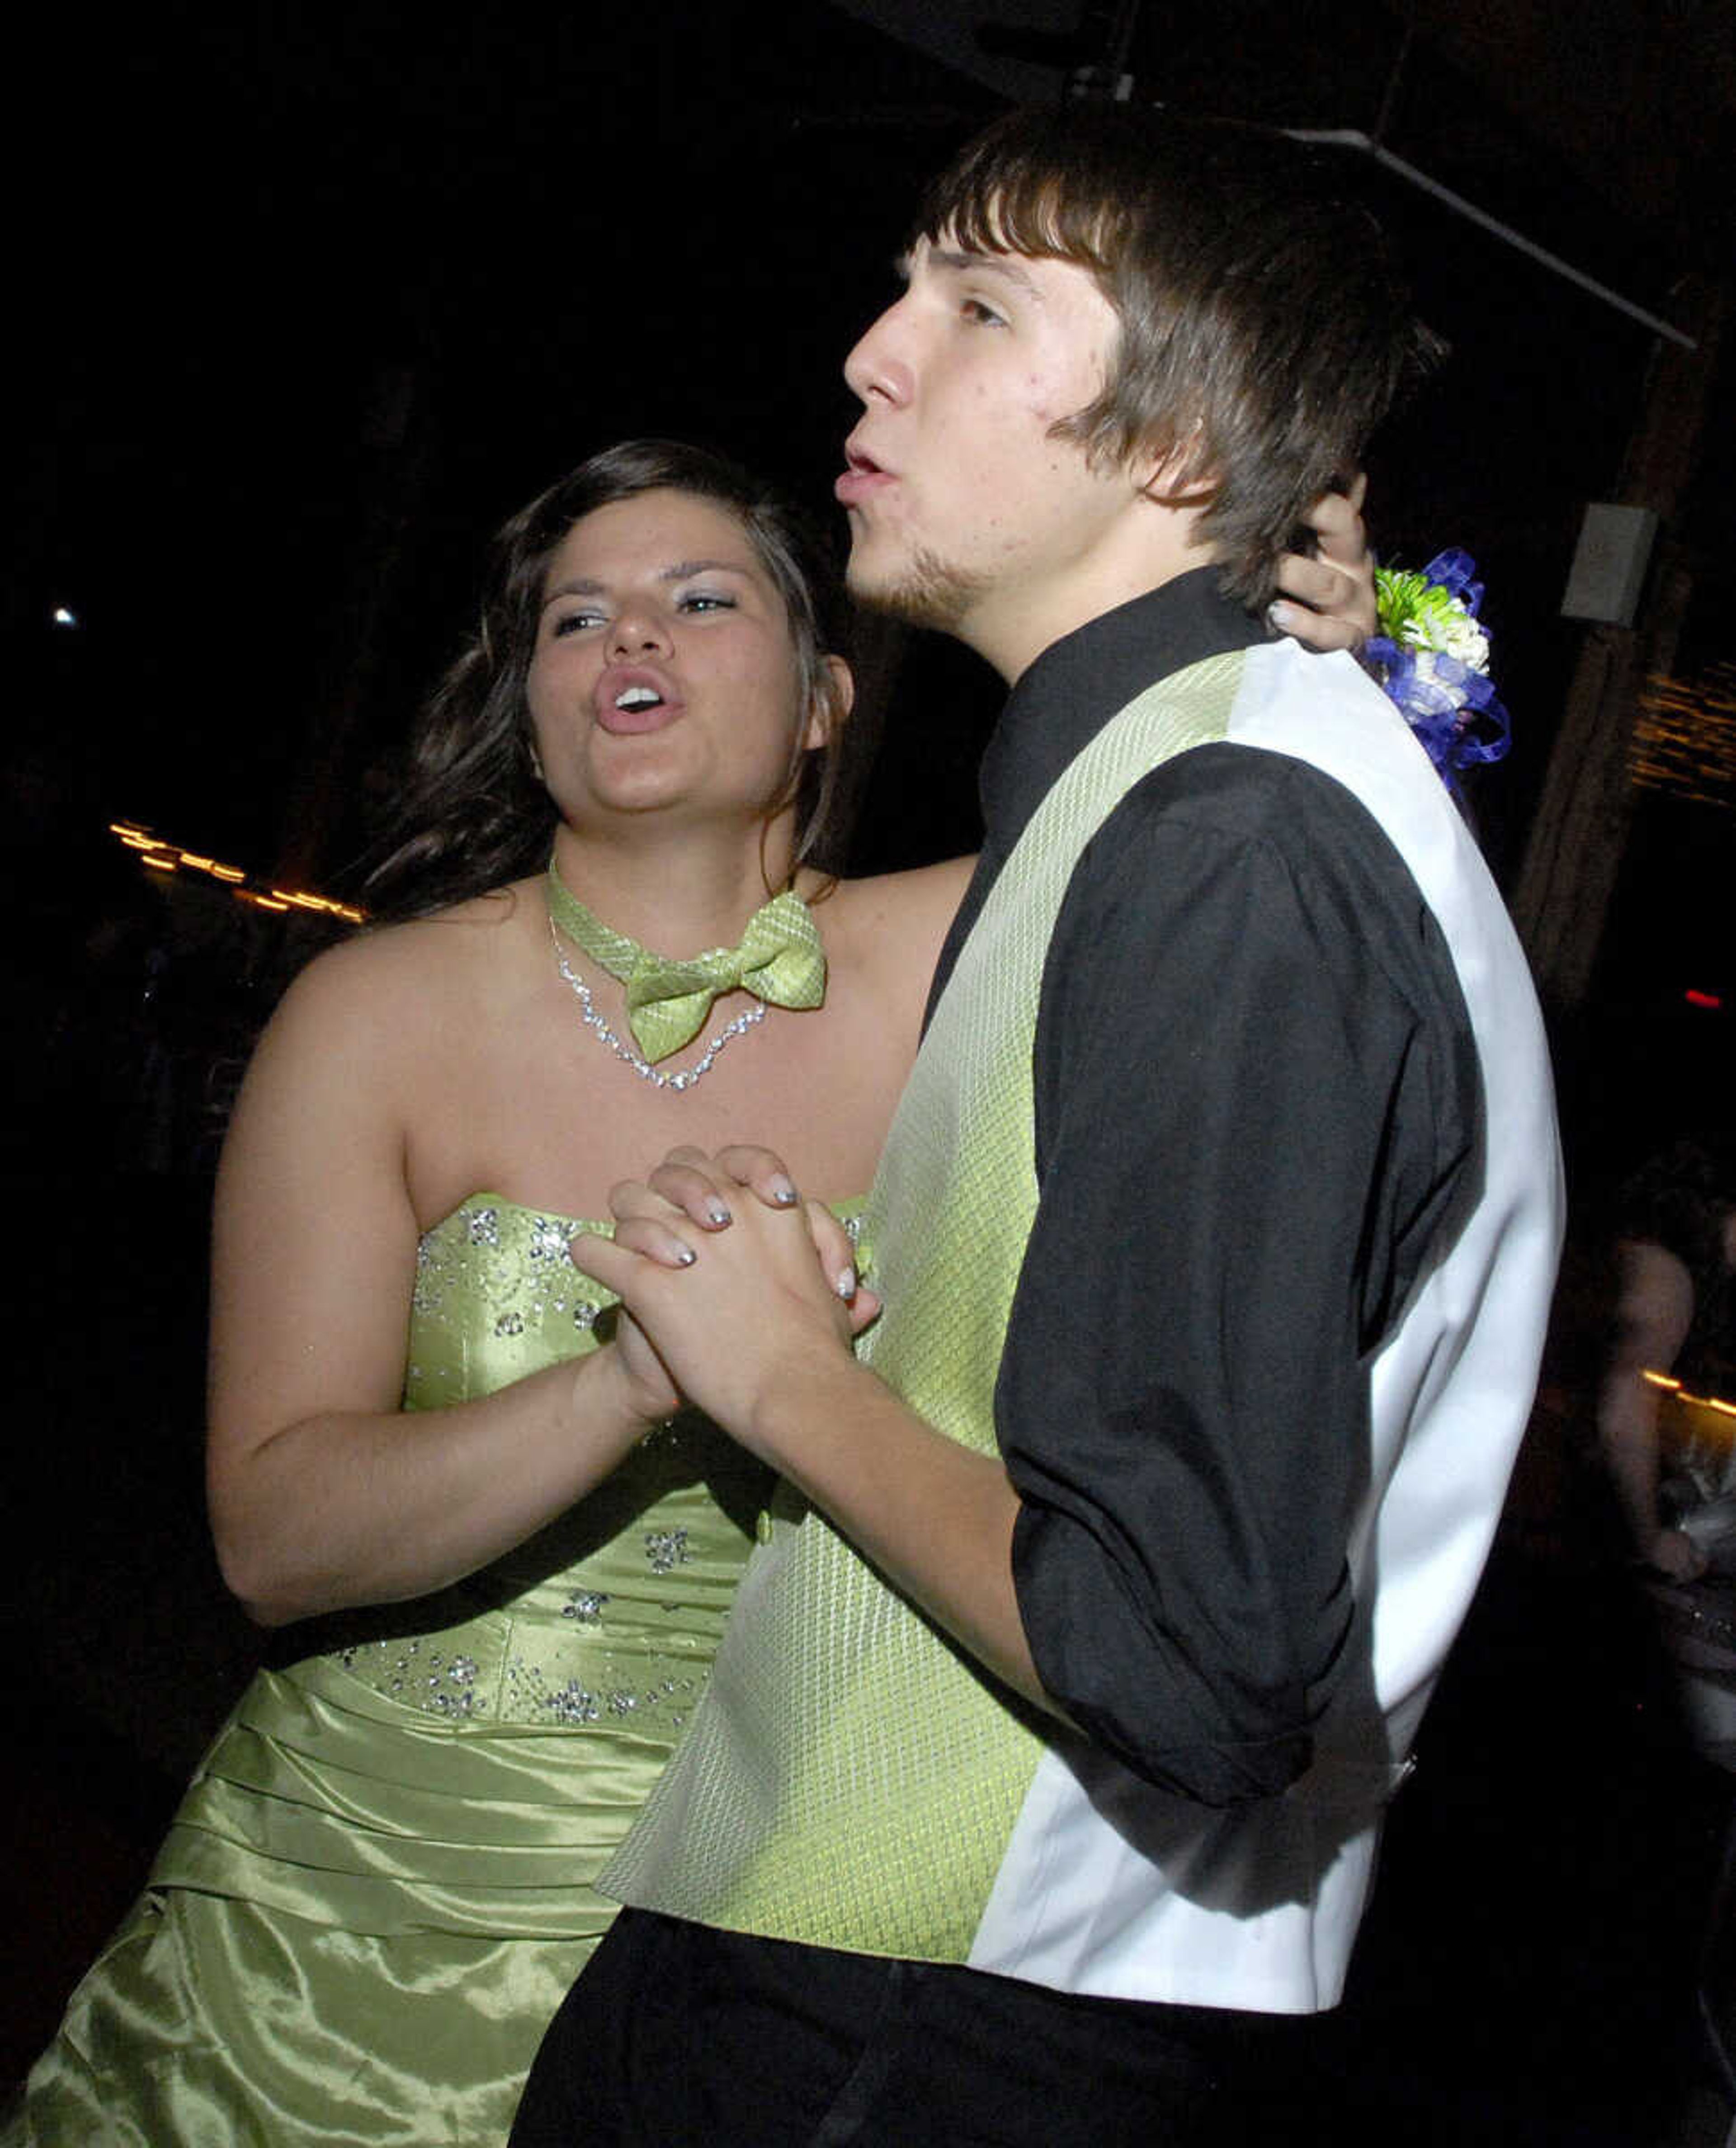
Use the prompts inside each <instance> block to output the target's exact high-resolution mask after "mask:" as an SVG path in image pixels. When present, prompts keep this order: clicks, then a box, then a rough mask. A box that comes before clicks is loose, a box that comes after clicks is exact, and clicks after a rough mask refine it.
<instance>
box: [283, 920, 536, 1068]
mask: <svg viewBox="0 0 1736 2148" xmlns="http://www.w3.org/2000/svg"><path fill="white" fill-rule="evenodd" d="M524 893H525V889H524V884H523V883H519V884H517V885H515V886H510V887H504V888H499V889H497V890H495V891H494V892H493V893H491V894H489V895H483V896H475V897H474V898H472V899H471V900H470V901H467V902H462V903H456V904H454V905H453V906H452V907H451V908H450V909H448V910H439V911H431V912H430V913H429V916H426V917H416V918H410V919H409V920H407V921H404V922H403V923H401V924H396V925H380V926H369V927H368V928H366V929H365V930H364V931H359V932H357V933H355V934H354V936H352V937H351V938H349V939H348V940H345V941H340V942H339V944H338V945H337V946H334V947H328V948H327V949H326V950H325V951H324V953H323V954H321V955H319V956H316V957H315V958H314V961H311V962H310V963H309V965H308V966H307V967H306V969H304V971H302V972H301V974H300V976H299V977H297V979H296V980H295V982H294V984H293V985H292V986H290V988H289V990H288V992H287V993H286V994H285V995H284V997H283V1005H282V1006H281V1007H280V1008H279V1009H278V1016H277V1018H276V1021H275V1022H274V1024H273V1026H274V1027H277V1028H279V1029H283V1028H286V1027H288V1028H294V1030H296V1031H314V1032H319V1031H327V1030H329V1029H330V1028H332V1027H333V1026H341V1027H342V1028H344V1030H345V1031H349V1032H350V1033H352V1034H358V1035H361V1036H379V1037H382V1038H388V1039H389V1038H398V1039H400V1040H404V1041H412V1040H414V1038H415V1037H416V1036H419V1035H421V1034H422V1033H424V1031H425V1030H426V1027H427V1026H428V1025H429V1023H430V1022H434V1023H439V1022H442V1021H445V1020H446V1019H448V1018H449V1016H450V1015H451V1013H452V1012H453V1011H454V1008H455V1006H458V1005H459V1004H461V1003H464V1002H467V1001H473V1000H474V998H475V996H476V995H477V994H478V993H479V991H483V992H485V991H487V990H488V989H489V985H490V981H492V980H494V978H496V977H497V976H499V973H500V972H501V971H502V970H503V969H507V970H509V969H510V968H511V967H512V966H513V963H514V959H515V957H516V956H517V951H518V950H519V948H520V947H521V946H522V944H523V937H524V930H525V924H526V917H525V911H526V905H525V902H524Z"/></svg>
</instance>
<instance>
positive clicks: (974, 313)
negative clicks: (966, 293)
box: [960, 299, 1006, 329]
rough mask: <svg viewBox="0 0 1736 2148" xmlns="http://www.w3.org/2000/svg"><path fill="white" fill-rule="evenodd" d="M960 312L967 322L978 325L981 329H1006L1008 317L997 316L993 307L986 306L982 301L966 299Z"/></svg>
mask: <svg viewBox="0 0 1736 2148" xmlns="http://www.w3.org/2000/svg"><path fill="white" fill-rule="evenodd" d="M960 310H961V312H962V313H963V314H964V317H965V319H966V320H967V321H971V322H974V323H976V325H977V326H978V327H980V328H989V329H1004V328H1005V327H1006V316H1005V315H1004V314H997V313H996V311H995V309H994V308H993V307H992V306H991V305H986V304H984V302H983V301H982V300H981V299H966V300H965V302H964V304H963V305H962V306H961V309H960Z"/></svg>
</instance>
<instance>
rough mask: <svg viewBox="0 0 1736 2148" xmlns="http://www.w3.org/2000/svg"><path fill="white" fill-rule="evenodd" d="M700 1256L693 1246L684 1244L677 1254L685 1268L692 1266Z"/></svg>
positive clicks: (676, 1256) (678, 1259) (677, 1259)
mask: <svg viewBox="0 0 1736 2148" xmlns="http://www.w3.org/2000/svg"><path fill="white" fill-rule="evenodd" d="M698 1258H699V1255H698V1254H697V1253H696V1252H695V1251H694V1250H693V1247H691V1246H683V1247H681V1248H680V1251H679V1252H677V1253H676V1255H675V1259H676V1261H677V1262H679V1263H680V1266H681V1267H684V1268H690V1267H692V1266H693V1264H694V1262H695V1261H696V1260H697V1259H698Z"/></svg>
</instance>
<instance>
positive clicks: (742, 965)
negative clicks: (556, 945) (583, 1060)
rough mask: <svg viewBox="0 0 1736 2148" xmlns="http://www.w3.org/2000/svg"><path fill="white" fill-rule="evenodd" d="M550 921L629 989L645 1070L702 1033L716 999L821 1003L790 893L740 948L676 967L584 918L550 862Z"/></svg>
mask: <svg viewBox="0 0 1736 2148" xmlns="http://www.w3.org/2000/svg"><path fill="white" fill-rule="evenodd" d="M547 892H548V897H549V916H551V917H552V918H553V919H554V922H555V923H556V924H557V925H558V926H559V927H560V929H561V931H563V932H564V933H565V934H566V935H567V936H568V937H569V939H571V940H573V941H576V942H577V944H578V945H579V946H580V947H581V948H583V949H584V951H585V953H586V954H587V955H589V956H590V959H591V960H592V961H594V962H595V963H596V965H597V966H598V967H599V968H600V969H604V970H606V971H608V972H609V974H610V976H611V977H614V978H615V979H616V980H617V981H619V982H620V983H621V984H624V985H625V986H626V987H627V1023H628V1026H629V1027H630V1029H631V1030H632V1031H633V1039H634V1041H635V1043H636V1044H637V1045H638V1046H639V1048H640V1051H642V1052H644V1054H645V1057H646V1059H647V1060H648V1061H650V1064H651V1065H653V1066H655V1064H656V1063H657V1061H659V1060H660V1059H667V1058H668V1056H669V1055H670V1052H672V1051H680V1049H681V1046H683V1045H684V1044H687V1043H690V1042H691V1041H692V1040H693V1038H695V1036H698V1035H699V1032H700V1026H701V1025H702V1024H703V1022H704V1021H705V1016H707V1015H708V1014H709V1013H710V1011H711V1002H712V1001H713V1000H714V999H715V998H716V996H717V995H718V994H719V993H720V992H733V991H750V992H751V993H752V994H753V995H754V996H755V999H760V1000H765V1001H769V1002H770V1004H771V1005H772V1006H783V1007H798V1008H800V1007H817V1006H820V1003H821V1002H822V1001H824V999H825V948H824V947H823V946H821V945H820V931H819V927H818V926H816V925H815V922H814V921H813V919H812V918H811V917H810V916H809V915H808V906H807V905H806V903H805V902H804V901H802V899H801V897H800V896H799V895H797V894H796V893H795V891H794V890H793V889H786V890H785V892H784V893H783V894H782V895H776V896H773V897H772V899H771V901H770V902H768V903H765V904H764V905H763V906H761V907H760V909H758V910H756V911H755V912H754V914H753V916H751V917H750V918H749V920H748V921H747V930H746V931H745V932H744V933H743V934H742V936H741V945H740V946H739V947H710V948H708V949H707V950H706V951H705V953H704V954H702V955H695V956H690V957H689V959H688V960H686V961H675V960H674V959H673V958H671V957H670V956H666V955H654V954H653V953H652V952H651V951H650V949H649V948H648V947H643V946H640V943H639V941H637V940H630V939H629V938H628V937H627V936H626V935H625V933H624V932H615V931H611V930H610V927H609V926H606V925H605V924H604V922H603V921H602V920H601V919H600V917H598V916H595V914H594V913H593V912H592V911H589V910H587V909H586V908H585V905H584V904H583V903H582V902H580V900H579V898H578V896H575V895H574V893H573V892H572V891H571V890H570V889H569V887H568V886H566V884H565V882H564V881H563V880H562V879H561V877H560V875H559V873H558V872H557V871H555V869H554V860H553V859H552V858H551V859H550V860H549V878H548V889H547Z"/></svg>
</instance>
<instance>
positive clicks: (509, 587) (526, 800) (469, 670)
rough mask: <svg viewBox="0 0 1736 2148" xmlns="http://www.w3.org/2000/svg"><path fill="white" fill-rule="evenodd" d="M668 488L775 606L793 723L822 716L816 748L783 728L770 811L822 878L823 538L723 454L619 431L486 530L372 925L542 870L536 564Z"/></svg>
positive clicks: (402, 805)
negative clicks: (706, 522)
mask: <svg viewBox="0 0 1736 2148" xmlns="http://www.w3.org/2000/svg"><path fill="white" fill-rule="evenodd" d="M660 491H670V492H683V493H689V494H693V495H695V497H697V498H699V499H707V500H711V501H713V502H715V504H717V505H718V506H720V507H721V508H723V509H725V511H726V512H727V513H729V514H731V515H733V516H734V518H735V520H736V521H737V522H738V523H739V524H740V526H741V528H742V529H743V531H744V532H745V534H746V535H747V537H748V539H749V540H750V542H751V543H752V545H753V547H754V550H755V554H756V555H758V558H759V560H760V565H762V566H763V567H764V568H765V571H766V573H767V575H769V576H770V579H771V581H772V584H773V585H774V587H775V589H776V590H777V592H778V595H779V596H780V598H781V600H783V605H784V610H785V615H786V617H787V619H788V620H789V625H790V640H791V642H792V644H793V645H794V648H795V662H796V678H797V686H798V691H799V706H800V710H801V716H802V718H805V715H806V714H807V712H808V711H809V710H810V709H812V708H813V707H814V706H815V705H816V704H817V705H819V706H820V707H822V708H825V709H828V710H830V714H831V716H832V719H833V720H832V721H831V722H830V724H829V725H828V727H827V729H828V743H827V744H826V745H824V746H821V747H819V748H817V749H814V750H805V749H804V747H803V745H802V743H801V740H802V735H803V733H804V731H805V729H806V724H805V720H800V719H798V720H797V721H796V722H795V724H794V725H792V731H791V740H790V766H789V770H788V775H787V780H786V783H785V789H784V791H783V794H782V796H781V797H780V800H779V801H778V802H779V806H780V807H781V806H784V805H785V804H793V805H794V806H795V851H794V861H795V863H798V864H800V863H813V864H815V865H818V866H821V867H822V868H823V869H825V870H827V871H835V870H836V869H837V867H838V866H839V865H840V862H841V854H842V851H843V846H844V841H845V836H846V835H847V832H848V831H847V829H846V828H845V826H844V825H843V824H844V821H845V817H846V815H847V811H848V808H849V806H850V803H851V800H850V797H849V795H847V794H848V793H849V791H850V790H851V788H852V787H853V786H852V785H851V784H850V782H849V780H847V778H846V768H847V765H848V755H847V753H846V749H845V740H846V739H847V737H848V735H849V733H850V725H848V724H846V723H845V722H844V721H843V720H842V716H843V710H841V708H840V706H839V702H838V694H837V687H836V683H835V680H833V678H832V675H831V673H830V671H829V670H828V669H827V667H826V664H825V658H826V657H827V656H828V655H847V653H848V650H847V640H848V636H847V632H846V621H847V617H848V610H847V605H846V604H845V599H844V596H843V592H842V590H841V589H840V585H839V582H838V578H837V575H836V571H835V568H834V566H833V565H832V562H831V558H830V550H829V548H828V547H827V545H826V544H825V540H824V538H823V537H822V536H821V535H820V533H819V532H818V531H817V530H816V529H815V528H813V527H812V526H811V525H810V524H809V522H808V520H807V519H806V518H805V516H804V515H803V514H801V513H800V510H798V509H796V508H795V507H794V506H793V505H792V504H790V501H788V500H787V499H785V498H784V497H783V496H782V495H781V494H779V493H777V492H776V491H775V490H774V489H772V488H771V487H770V486H768V485H765V484H760V482H759V481H758V480H757V479H755V478H754V477H752V476H751V475H750V474H749V473H748V472H747V471H746V470H745V469H742V468H740V465H739V464H735V463H733V462H731V461H730V460H729V459H727V458H726V457H725V456H722V455H718V454H712V453H711V452H710V450H709V449H705V448H695V447H687V446H685V445H683V444H681V443H680V442H679V441H675V440H624V441H622V442H621V443H620V444H619V445H618V446H615V447H612V448H605V449H604V450H603V452H602V453H601V454H595V455H593V456H591V457H590V459H589V461H587V462H584V463H581V464H580V466H579V467H578V469H575V470H573V471H571V472H570V473H569V474H568V475H567V476H565V477H564V478H562V479H560V480H559V483H558V484H552V485H550V486H549V489H548V490H547V491H546V492H544V493H543V494H539V497H538V498H536V499H534V500H532V501H531V503H530V504H529V506H528V507H524V508H521V509H519V512H518V513H517V514H514V516H513V517H512V518H511V519H510V520H509V521H508V522H507V523H506V524H504V527H503V528H502V529H500V530H499V533H498V534H497V535H496V536H495V539H494V546H493V551H492V555H491V558H490V562H489V575H488V579H487V582H486V585H485V590H484V597H483V604H482V616H481V620H480V624H479V627H478V630H477V632H476V635H475V636H474V639H473V640H471V641H470V642H469V645H467V646H466V647H465V649H464V650H463V652H462V653H461V654H460V655H459V658H458V660H457V662H456V663H454V665H453V666H452V668H451V669H450V670H449V671H448V672H447V674H446V675H445V677H444V679H443V680H441V681H440V683H439V686H437V687H436V688H435V690H434V693H433V695H431V696H430V698H429V702H428V704H427V706H426V707H425V708H424V710H423V712H422V715H421V717H420V719H419V722H418V724H417V727H416V730H415V733H414V738H413V740H412V742H411V757H410V774H409V785H408V787H407V789H406V790H405V792H404V796H403V798H402V799H401V800H400V801H399V806H398V807H397V809H396V811H395V812H394V816H393V821H392V825H391V827H390V829H389V831H388V834H387V836H386V838H385V842H384V850H385V856H384V859H383V860H382V861H381V862H380V863H379V865H378V866H375V867H374V870H373V871H372V872H370V873H369V876H368V880H367V883H366V886H365V888H364V896H365V899H366V901H367V902H368V905H369V909H370V910H371V911H372V912H373V914H374V916H375V917H376V918H382V919H384V918H393V917H400V918H401V917H419V916H426V915H427V913H428V912H429V911H433V910H439V909H442V908H444V906H445V905H447V904H448V903H451V902H459V901H464V900H465V899H466V898H467V897H469V896H474V895H481V894H484V893H485V892H486V891H488V890H489V889H491V888H496V887H499V886H502V885H503V884H504V882H506V881H512V880H518V879H520V878H522V877H524V876H525V875H527V874H529V873H531V872H534V871H536V870H537V869H538V868H539V867H540V866H542V865H544V863H545V862H546V861H547V859H548V856H549V847H550V846H551V844H552V842H553V841H554V825H555V817H556V816H555V810H554V804H553V802H552V801H551V800H550V799H549V795H548V793H547V792H546V790H544V788H543V785H542V784H541V782H540V781H539V779H538V777H537V775H536V771H535V767H534V762H533V760H532V757H531V746H532V739H531V725H530V710H529V705H528V704H527V702H526V700H525V697H524V681H525V676H526V674H527V673H528V672H529V668H530V660H531V656H532V655H533V653H534V649H535V645H536V630H537V620H538V618H539V615H540V613H541V610H542V604H543V585H544V578H545V577H546V575H547V574H548V570H549V560H551V559H552V558H553V556H554V553H555V552H556V551H557V550H558V549H559V546H560V545H561V543H562V541H563V540H564V538H565V536H566V534H567V532H568V531H569V529H571V528H572V526H573V524H574V523H575V522H578V521H580V520H582V519H584V517H585V515H587V514H592V513H594V512H595V510H596V509H598V508H600V507H607V506H610V504H613V503H614V502H615V501H616V500H621V499H635V498H636V497H637V496H638V495H639V494H641V493H646V492H660Z"/></svg>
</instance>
